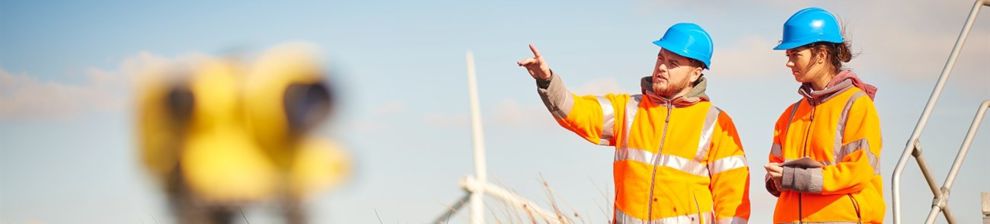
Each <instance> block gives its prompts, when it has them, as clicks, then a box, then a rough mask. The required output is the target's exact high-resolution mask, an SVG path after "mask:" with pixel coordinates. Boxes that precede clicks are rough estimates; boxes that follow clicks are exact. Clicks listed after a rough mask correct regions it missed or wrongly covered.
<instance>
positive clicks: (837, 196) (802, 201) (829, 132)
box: [765, 8, 885, 223]
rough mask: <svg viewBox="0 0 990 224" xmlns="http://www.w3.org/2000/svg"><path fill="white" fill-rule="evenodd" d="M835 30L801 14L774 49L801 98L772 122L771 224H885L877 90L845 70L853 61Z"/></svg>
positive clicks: (827, 17) (818, 14)
mask: <svg viewBox="0 0 990 224" xmlns="http://www.w3.org/2000/svg"><path fill="white" fill-rule="evenodd" d="M839 26H840V25H839V24H838V21H837V20H836V19H835V16H833V15H832V14H831V13H829V12H828V11H825V10H823V9H820V8H806V9H803V10H801V11H798V12H797V13H795V14H794V15H793V16H791V18H790V19H788V20H787V22H785V23H784V36H783V40H782V41H781V43H780V45H778V46H777V47H776V48H774V49H775V50H786V54H787V58H788V60H787V67H788V68H790V69H791V72H792V75H793V76H794V79H796V80H797V81H798V82H800V83H801V87H800V88H799V89H798V92H799V93H800V95H801V96H802V98H801V100H800V101H798V102H796V103H794V104H792V105H789V106H788V107H787V109H786V110H784V112H783V113H782V114H781V115H780V118H779V119H778V120H777V123H776V125H775V126H774V136H773V146H772V147H771V150H770V160H769V161H770V163H768V164H766V165H765V168H766V170H767V176H766V188H767V190H768V191H769V192H770V193H771V194H773V195H775V196H777V197H778V199H777V208H776V209H775V210H774V216H773V220H774V223H882V222H883V216H884V211H885V208H884V207H885V206H884V200H883V190H882V189H883V183H882V178H881V177H880V169H879V168H880V167H879V158H880V149H881V147H882V144H881V143H882V142H881V139H880V119H879V117H878V116H877V110H876V107H875V106H874V105H873V96H874V93H875V92H876V87H874V86H872V85H869V84H866V83H864V82H862V81H861V80H860V79H859V78H858V77H857V76H856V74H854V73H853V72H852V71H849V70H846V69H844V68H843V67H842V64H843V63H845V62H849V60H850V59H851V58H852V55H851V54H850V52H849V46H848V42H846V40H844V38H843V37H842V31H841V28H840V27H839Z"/></svg>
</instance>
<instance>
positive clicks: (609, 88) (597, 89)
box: [571, 77, 639, 95]
mask: <svg viewBox="0 0 990 224" xmlns="http://www.w3.org/2000/svg"><path fill="white" fill-rule="evenodd" d="M638 80H639V79H636V81H638ZM636 84H639V83H638V82H637V83H636ZM637 87H638V86H637ZM571 92H574V93H575V94H578V95H605V94H608V93H624V92H628V91H627V90H623V89H622V88H621V87H620V85H619V81H618V80H616V79H615V77H606V78H600V79H593V80H590V81H588V82H585V83H582V84H581V85H580V86H578V87H577V88H574V89H571ZM637 92H638V89H637Z"/></svg>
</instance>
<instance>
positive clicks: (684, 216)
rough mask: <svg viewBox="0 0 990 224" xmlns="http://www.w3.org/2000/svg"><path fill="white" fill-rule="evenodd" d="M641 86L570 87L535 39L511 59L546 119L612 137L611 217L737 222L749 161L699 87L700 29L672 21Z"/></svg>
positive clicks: (600, 139) (703, 44)
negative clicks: (523, 55)
mask: <svg viewBox="0 0 990 224" xmlns="http://www.w3.org/2000/svg"><path fill="white" fill-rule="evenodd" d="M654 44H656V45H658V46H660V47H661V50H660V53H659V55H658V56H657V62H656V66H655V67H654V68H653V75H652V76H650V77H643V78H642V79H641V80H640V83H641V86H642V94H641V95H640V94H635V95H630V94H608V95H604V96H577V95H574V94H572V93H570V92H569V91H567V89H566V88H565V87H564V83H563V80H562V78H561V77H560V75H559V74H556V73H552V72H551V71H550V68H549V66H548V65H547V64H546V63H545V62H544V60H543V58H542V56H540V53H539V51H537V50H536V47H535V46H533V45H530V50H531V51H532V52H533V55H534V57H532V58H527V59H524V60H522V61H519V62H518V64H519V66H523V67H525V68H526V69H527V70H528V71H529V73H530V75H532V76H533V77H534V78H535V79H536V83H537V87H538V92H539V94H540V96H541V97H542V98H543V102H544V103H545V104H546V106H547V108H548V109H549V110H550V112H551V114H552V115H553V117H554V119H556V120H557V122H558V123H559V124H560V125H561V126H563V127H564V128H567V129H568V130H571V131H573V132H574V133H577V134H578V135H580V136H581V137H583V138H585V139H586V140H588V141H590V142H591V143H594V144H598V145H603V146H613V147H615V161H614V162H613V163H612V169H613V177H614V181H615V189H616V192H615V204H614V213H613V215H614V218H613V221H614V223H746V222H747V220H748V219H749V212H750V211H749V209H750V208H749V167H747V166H746V157H745V154H744V153H743V149H742V144H741V143H740V141H739V136H738V134H737V133H736V129H735V125H733V123H732V119H731V118H729V116H728V114H726V113H725V112H724V111H722V110H720V109H718V108H717V107H715V106H714V105H712V103H711V102H709V100H708V96H707V95H705V86H706V82H707V81H706V80H705V79H704V78H703V77H702V73H701V72H702V70H703V69H707V68H708V67H709V65H710V63H709V62H710V61H709V60H710V59H711V52H712V44H711V38H710V37H709V36H708V33H707V32H705V31H704V30H703V29H701V27H699V26H698V25H695V24H690V23H680V24H676V25H674V26H671V27H670V28H669V29H668V30H667V32H666V33H665V34H664V36H663V37H662V38H661V39H660V40H657V41H655V42H654Z"/></svg>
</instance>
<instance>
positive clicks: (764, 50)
mask: <svg viewBox="0 0 990 224" xmlns="http://www.w3.org/2000/svg"><path fill="white" fill-rule="evenodd" d="M776 43H777V41H776V40H774V39H773V38H769V37H762V36H745V37H742V38H741V39H739V40H738V41H736V42H734V43H730V44H729V45H728V46H727V47H725V48H722V49H718V50H716V51H715V54H713V55H712V63H713V64H712V71H711V72H710V73H711V75H714V76H717V77H723V76H724V77H748V78H765V77H770V76H773V75H777V74H781V73H785V72H786V69H787V68H786V67H784V63H786V61H787V58H785V57H784V56H783V55H784V54H783V53H782V52H777V51H774V50H773V45H774V44H776Z"/></svg>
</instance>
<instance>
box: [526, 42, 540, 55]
mask: <svg viewBox="0 0 990 224" xmlns="http://www.w3.org/2000/svg"><path fill="white" fill-rule="evenodd" d="M529 50H530V51H532V52H533V56H534V57H537V58H538V57H540V50H537V49H536V45H534V44H529Z"/></svg>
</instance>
